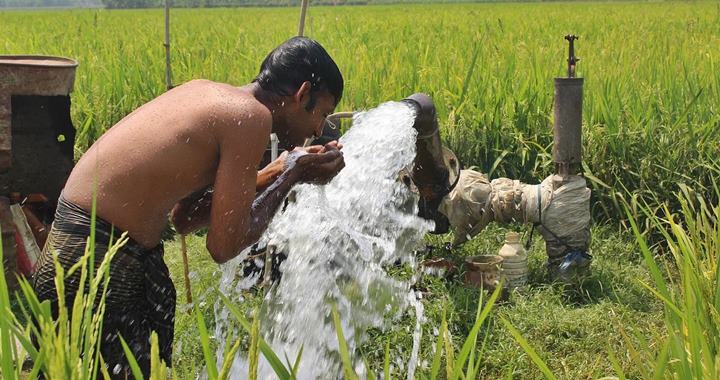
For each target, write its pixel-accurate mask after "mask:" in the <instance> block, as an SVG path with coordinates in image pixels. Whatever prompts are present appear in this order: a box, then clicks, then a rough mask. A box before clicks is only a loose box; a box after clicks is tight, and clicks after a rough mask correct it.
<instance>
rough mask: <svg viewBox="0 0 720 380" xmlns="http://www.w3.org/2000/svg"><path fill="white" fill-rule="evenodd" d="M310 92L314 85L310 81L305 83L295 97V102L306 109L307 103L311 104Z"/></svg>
mask: <svg viewBox="0 0 720 380" xmlns="http://www.w3.org/2000/svg"><path fill="white" fill-rule="evenodd" d="M310 90H312V85H311V84H310V82H309V81H305V82H303V83H302V84H301V85H300V88H298V90H297V91H295V94H294V95H293V98H294V99H295V102H297V104H298V105H300V106H301V107H303V108H305V107H306V105H307V103H308V102H310Z"/></svg>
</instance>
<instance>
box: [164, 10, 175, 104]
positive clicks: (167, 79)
mask: <svg viewBox="0 0 720 380" xmlns="http://www.w3.org/2000/svg"><path fill="white" fill-rule="evenodd" d="M164 45H165V85H166V88H167V90H170V89H171V88H173V84H172V69H171V68H170V0H165V43H164Z"/></svg>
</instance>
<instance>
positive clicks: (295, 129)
mask: <svg viewBox="0 0 720 380" xmlns="http://www.w3.org/2000/svg"><path fill="white" fill-rule="evenodd" d="M313 97H314V98H315V106H314V107H312V108H310V109H307V107H308V105H309V104H310V103H311V100H310V93H309V92H307V94H304V95H302V96H300V97H299V98H298V101H297V103H296V104H295V105H294V106H293V107H292V108H291V109H289V110H288V113H287V115H286V120H287V131H286V138H287V145H290V147H294V146H302V145H303V143H304V142H305V139H307V138H311V137H319V136H320V135H322V131H323V127H324V126H325V118H327V116H328V115H330V114H331V113H333V111H334V110H335V97H334V96H332V95H330V94H329V93H328V92H327V91H320V92H316V93H314V94H313Z"/></svg>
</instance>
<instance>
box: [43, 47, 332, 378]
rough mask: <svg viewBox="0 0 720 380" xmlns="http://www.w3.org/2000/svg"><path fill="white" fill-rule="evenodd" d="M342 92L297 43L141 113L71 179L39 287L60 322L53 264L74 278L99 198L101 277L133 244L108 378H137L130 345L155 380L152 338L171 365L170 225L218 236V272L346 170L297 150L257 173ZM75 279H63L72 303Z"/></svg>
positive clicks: (314, 53) (324, 152)
mask: <svg viewBox="0 0 720 380" xmlns="http://www.w3.org/2000/svg"><path fill="white" fill-rule="evenodd" d="M342 91H343V78H342V75H341V73H340V70H339V69H338V67H337V66H336V64H335V62H333V60H332V58H331V57H330V56H329V55H328V54H327V52H326V51H325V50H324V49H323V48H322V47H321V46H320V45H319V44H318V43H317V42H315V41H313V40H310V39H307V38H301V37H296V38H292V39H290V40H288V41H286V42H285V43H283V44H282V45H280V46H279V47H277V48H276V49H275V50H273V51H272V52H271V53H270V54H269V55H268V56H267V57H266V58H265V60H264V61H263V63H262V66H261V68H260V73H259V74H258V76H257V77H256V78H255V80H253V83H251V84H249V85H247V86H244V87H240V88H237V87H233V86H230V85H227V84H221V83H215V82H211V81H207V80H194V81H191V82H189V83H187V84H184V85H182V86H179V87H177V88H175V89H173V90H170V91H168V92H167V93H165V94H163V95H161V96H159V97H158V98H156V99H154V100H152V101H151V102H149V103H147V104H145V105H143V106H142V107H140V108H138V109H137V110H136V111H134V112H133V113H131V114H130V115H128V116H127V117H125V118H124V119H123V120H121V121H120V122H119V123H117V124H116V125H115V126H113V127H112V128H111V129H110V130H109V131H108V132H107V133H105V134H104V135H103V136H102V137H101V138H100V139H98V140H97V141H96V142H95V144H93V146H92V147H90V149H88V151H87V152H86V153H85V154H84V155H83V156H82V158H81V159H80V160H79V161H78V163H77V165H76V166H75V168H74V170H73V172H72V173H71V174H70V177H69V179H68V181H67V184H66V186H65V189H64V190H63V193H62V195H61V197H60V200H59V201H58V208H57V212H56V217H55V222H54V223H53V226H52V229H51V232H50V236H49V237H48V241H47V244H46V245H45V248H44V250H43V255H42V257H41V259H40V261H39V263H38V268H39V269H38V270H37V272H36V275H35V277H34V280H33V281H34V287H35V290H36V292H37V293H38V296H39V297H40V299H41V300H44V299H49V300H50V301H51V304H52V305H53V309H54V311H55V312H57V295H56V290H55V285H54V276H55V270H54V264H53V258H57V259H58V261H59V262H60V264H61V265H62V266H63V267H64V268H65V269H68V268H69V267H70V266H71V265H73V264H74V263H76V262H77V261H78V260H79V258H80V257H81V256H82V255H83V253H84V251H85V244H86V243H85V241H86V239H87V236H88V235H89V233H90V210H91V209H92V207H93V194H97V200H96V202H97V203H96V212H97V224H96V231H95V234H96V235H95V236H96V250H95V251H96V255H95V262H96V267H97V266H98V265H99V263H100V262H101V261H102V259H103V257H104V255H105V252H106V251H107V248H108V246H109V245H111V239H113V238H114V239H117V238H118V237H119V236H120V235H121V234H122V233H123V232H127V236H128V237H129V238H130V240H129V241H128V242H127V243H126V244H125V245H124V246H123V247H122V248H121V249H120V250H119V252H118V253H117V254H116V256H115V257H114V258H113V261H112V262H111V265H110V284H109V288H108V294H107V299H106V311H105V320H104V327H103V333H102V338H101V339H102V341H101V353H102V355H103V359H104V360H105V362H106V363H107V367H108V369H109V371H110V373H111V375H113V376H117V377H124V376H125V375H126V374H129V366H128V362H127V359H126V358H125V355H124V353H123V351H122V347H121V345H120V343H119V338H118V335H121V336H122V337H123V339H125V341H126V342H128V345H129V346H130V348H131V350H132V351H133V353H134V355H135V358H136V359H137V360H138V362H139V363H140V365H141V367H142V369H143V371H144V372H145V373H146V376H147V374H148V372H149V365H150V362H149V354H150V348H149V336H150V332H151V331H153V330H154V331H156V332H157V333H158V338H159V342H160V355H161V357H162V358H163V359H164V360H165V362H166V363H167V364H168V365H170V364H171V353H172V342H173V321H174V313H175V289H174V287H173V284H172V281H171V280H170V277H169V273H168V269H167V267H166V266H165V263H164V262H163V248H162V242H161V239H160V236H161V233H162V231H163V230H164V228H165V226H166V224H167V221H168V215H169V214H170V213H172V221H173V222H174V224H175V226H176V229H177V230H178V232H180V233H188V232H191V231H193V230H196V229H198V228H201V227H209V229H208V234H207V249H208V251H209V252H210V255H211V256H212V257H213V259H214V260H215V261H216V262H218V263H223V262H226V261H227V260H230V259H232V258H233V257H235V256H237V255H238V254H239V253H240V252H241V251H242V250H243V249H244V248H246V247H248V246H250V245H252V244H253V243H254V242H255V241H257V240H258V238H259V237H260V236H261V234H262V233H263V231H264V230H265V229H266V227H267V226H268V223H269V222H270V220H271V218H272V216H273V215H274V213H275V212H276V211H277V209H278V207H279V206H280V204H281V203H282V201H283V199H284V198H285V197H286V195H287V194H288V192H289V191H290V189H291V188H292V186H293V185H294V184H296V183H301V182H305V183H308V182H309V183H323V182H327V181H329V180H330V179H332V178H333V177H334V176H335V175H336V174H337V173H338V172H339V171H340V170H341V169H342V168H343V166H344V161H343V156H342V153H341V152H340V147H339V146H338V144H337V142H331V143H329V144H327V145H325V146H314V147H310V148H305V149H303V148H295V149H293V150H292V151H291V152H289V153H284V154H283V155H281V157H280V158H279V159H278V160H276V161H275V162H273V163H271V164H270V165H268V166H267V167H266V168H264V169H262V170H260V171H259V172H258V171H257V165H258V163H259V162H260V159H261V157H262V154H263V152H264V151H265V149H266V147H267V145H268V141H269V136H270V133H271V132H274V133H276V134H277V135H278V138H279V139H280V141H281V143H282V144H283V146H286V147H290V148H293V147H297V146H301V145H302V143H303V141H304V140H305V139H306V138H309V137H312V136H319V135H320V134H321V132H322V129H323V127H324V125H325V118H326V116H327V115H328V114H330V113H332V112H333V110H334V109H335V106H336V105H337V103H338V102H339V101H340V97H341V96H342ZM209 187H211V188H212V189H213V190H212V191H211V192H209V191H206V189H208V188H209ZM95 190H96V191H95ZM208 194H212V196H208ZM78 279H79V276H72V277H71V278H68V279H66V285H65V292H66V296H67V297H68V298H69V300H68V301H66V302H67V304H70V305H71V304H72V297H73V296H74V294H75V292H76V291H77V287H78V285H77V281H78ZM38 345H39V346H40V347H42V342H38Z"/></svg>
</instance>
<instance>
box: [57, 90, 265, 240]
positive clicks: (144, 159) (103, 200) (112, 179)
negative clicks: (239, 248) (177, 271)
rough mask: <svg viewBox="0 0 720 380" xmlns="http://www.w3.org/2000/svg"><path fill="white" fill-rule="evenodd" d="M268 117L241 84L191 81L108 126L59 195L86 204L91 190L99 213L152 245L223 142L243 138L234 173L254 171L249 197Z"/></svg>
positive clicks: (208, 179) (208, 178)
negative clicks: (237, 85) (169, 214)
mask: <svg viewBox="0 0 720 380" xmlns="http://www.w3.org/2000/svg"><path fill="white" fill-rule="evenodd" d="M271 122H272V118H271V115H270V111H269V110H268V109H267V108H266V107H264V106H263V105H262V104H261V103H260V102H258V101H257V100H256V99H255V98H254V97H253V96H252V94H251V93H250V92H249V91H248V90H247V89H245V88H236V87H232V86H230V85H226V84H221V83H215V82H211V81H206V80H194V81H191V82H189V83H187V84H184V85H182V86H179V87H177V88H175V89H173V90H171V91H169V92H167V93H165V94H163V95H161V96H160V97H158V98H156V99H154V100H152V101H151V102H149V103H147V104H145V105H143V106H142V107H140V108H138V109H137V110H136V111H134V112H133V113H131V114H130V115H128V116H127V117H125V118H124V119H123V120H121V121H120V122H119V123H117V124H116V125H115V126H113V127H112V128H111V129H110V130H108V131H107V132H106V133H105V134H104V135H103V136H102V137H101V138H100V139H99V140H97V142H95V144H93V146H92V147H91V148H90V149H89V150H88V151H87V152H86V153H85V154H84V155H83V157H82V158H81V159H80V161H79V162H78V163H77V165H76V166H75V169H74V170H73V172H72V174H71V175H70V177H69V179H68V182H67V184H66V187H65V189H64V191H63V195H64V197H65V198H66V199H67V200H69V201H70V202H73V203H75V204H77V205H79V206H80V207H82V208H84V209H86V210H90V209H91V207H92V196H93V193H94V189H97V214H98V216H100V217H102V218H103V219H105V220H107V221H109V222H110V223H113V224H114V225H115V226H116V227H118V228H120V229H122V230H124V231H127V232H128V235H129V236H130V237H131V238H133V239H134V240H136V241H137V242H138V243H140V244H142V245H143V246H145V247H148V248H150V247H153V246H155V245H157V244H158V243H159V242H160V237H161V233H162V231H163V229H164V228H165V226H166V224H167V220H168V213H169V212H170V210H171V209H172V208H173V206H174V205H175V204H176V203H177V202H178V201H179V200H181V199H183V198H184V197H186V196H188V195H189V194H191V193H192V192H194V191H197V190H199V189H204V188H206V187H208V186H209V185H212V184H213V183H214V182H215V179H216V172H217V170H218V164H219V161H220V152H221V142H222V141H224V140H238V141H242V144H243V145H244V147H238V148H239V149H237V150H235V157H234V160H235V161H236V167H237V168H240V170H241V171H242V172H237V173H235V174H236V175H237V176H238V179H240V178H242V177H246V178H247V176H251V177H252V184H253V187H252V188H249V189H248V191H252V192H253V196H254V183H255V182H254V181H255V175H256V174H255V173H256V166H257V164H258V162H259V160H260V155H261V154H262V151H263V150H264V149H265V147H266V146H267V143H268V138H269V134H270V128H271ZM243 169H244V170H243ZM238 185H241V183H240V181H238ZM238 206H240V205H238ZM246 209H249V208H248V207H246ZM243 211H245V210H243Z"/></svg>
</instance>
